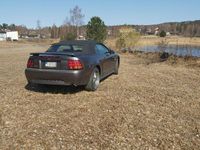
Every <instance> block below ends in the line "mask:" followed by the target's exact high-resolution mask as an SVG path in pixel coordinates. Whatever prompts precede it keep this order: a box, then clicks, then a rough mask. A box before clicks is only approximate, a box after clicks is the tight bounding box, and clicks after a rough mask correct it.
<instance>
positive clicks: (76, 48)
mask: <svg viewBox="0 0 200 150" xmlns="http://www.w3.org/2000/svg"><path fill="white" fill-rule="evenodd" d="M82 51H83V46H82V45H52V46H51V47H50V48H49V49H48V50H47V52H82Z"/></svg>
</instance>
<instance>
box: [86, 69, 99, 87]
mask: <svg viewBox="0 0 200 150" xmlns="http://www.w3.org/2000/svg"><path fill="white" fill-rule="evenodd" d="M99 83H100V72H99V69H98V68H95V69H94V70H93V72H92V74H91V76H90V80H89V82H88V84H87V85H86V87H85V89H86V90H87V91H96V90H97V88H98V87H99Z"/></svg>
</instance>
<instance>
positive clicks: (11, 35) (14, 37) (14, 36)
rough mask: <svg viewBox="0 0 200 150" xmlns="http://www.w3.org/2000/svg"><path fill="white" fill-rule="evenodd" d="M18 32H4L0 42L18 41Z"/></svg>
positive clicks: (1, 33)
mask: <svg viewBox="0 0 200 150" xmlns="http://www.w3.org/2000/svg"><path fill="white" fill-rule="evenodd" d="M18 36H19V35H18V31H5V32H4V31H3V32H0V41H6V40H11V41H18V40H19V38H18Z"/></svg>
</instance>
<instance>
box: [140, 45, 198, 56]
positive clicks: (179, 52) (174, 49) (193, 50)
mask: <svg viewBox="0 0 200 150" xmlns="http://www.w3.org/2000/svg"><path fill="white" fill-rule="evenodd" d="M161 49H163V51H164V52H167V53H169V54H173V55H176V56H193V57H200V46H188V45H187V46H186V45H178V46H177V45H168V46H166V47H165V48H160V46H157V45H151V46H142V47H137V50H138V51H142V52H161Z"/></svg>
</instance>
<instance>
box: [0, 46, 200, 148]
mask: <svg viewBox="0 0 200 150" xmlns="http://www.w3.org/2000/svg"><path fill="white" fill-rule="evenodd" d="M47 47H48V45H37V44H21V45H20V44H13V45H12V44H11V45H9V46H2V45H0V149H185V150H189V149H200V92H199V91H200V76H199V74H200V69H199V67H186V66H185V65H181V64H179V65H170V64H168V63H166V62H162V63H150V64H149V63H148V64H146V63H145V62H146V59H144V58H139V57H136V56H134V55H126V54H125V55H122V56H121V66H120V73H119V75H118V76H115V75H113V76H110V77H109V78H107V79H106V80H104V81H102V82H101V85H100V87H99V89H98V91H96V92H87V91H84V90H83V89H82V88H73V87H63V86H61V87H60V86H41V87H38V88H32V89H31V88H30V87H28V86H26V84H27V82H26V79H25V76H24V69H25V66H26V61H27V58H28V54H29V53H30V52H36V51H37V52H38V51H44V50H46V48H47Z"/></svg>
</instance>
